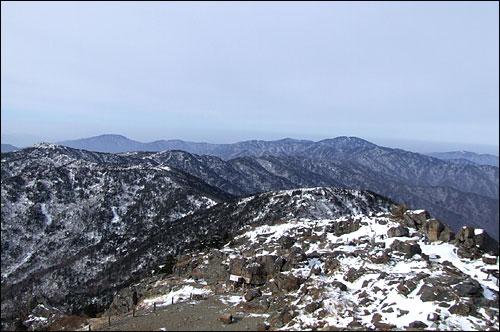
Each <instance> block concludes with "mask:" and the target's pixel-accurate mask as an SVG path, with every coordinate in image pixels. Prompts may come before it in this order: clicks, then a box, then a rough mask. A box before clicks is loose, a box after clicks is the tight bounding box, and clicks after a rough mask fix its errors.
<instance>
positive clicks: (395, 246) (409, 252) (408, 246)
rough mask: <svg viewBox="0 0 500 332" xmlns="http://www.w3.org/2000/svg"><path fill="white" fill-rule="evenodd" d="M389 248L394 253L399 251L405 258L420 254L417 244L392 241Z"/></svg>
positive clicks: (420, 250)
mask: <svg viewBox="0 0 500 332" xmlns="http://www.w3.org/2000/svg"><path fill="white" fill-rule="evenodd" d="M390 248H391V249H392V250H394V251H400V252H402V253H405V254H406V257H407V258H411V257H413V255H415V254H420V253H422V249H421V248H420V246H419V245H418V244H417V243H411V242H406V241H399V240H394V242H393V243H392V244H391V246H390Z"/></svg>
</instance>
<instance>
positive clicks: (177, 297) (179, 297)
mask: <svg viewBox="0 0 500 332" xmlns="http://www.w3.org/2000/svg"><path fill="white" fill-rule="evenodd" d="M211 293H212V291H210V290H208V289H205V288H196V287H193V286H191V285H184V286H183V287H182V288H180V289H178V290H176V291H171V292H170V293H168V294H166V295H160V296H157V297H153V298H147V299H144V300H143V301H142V303H141V304H140V306H141V307H150V306H153V305H154V304H155V303H156V305H157V306H168V305H171V304H175V303H179V302H185V301H189V299H190V296H191V295H195V294H201V295H208V294H211Z"/></svg>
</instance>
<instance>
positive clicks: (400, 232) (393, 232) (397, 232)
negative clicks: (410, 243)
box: [387, 225, 410, 237]
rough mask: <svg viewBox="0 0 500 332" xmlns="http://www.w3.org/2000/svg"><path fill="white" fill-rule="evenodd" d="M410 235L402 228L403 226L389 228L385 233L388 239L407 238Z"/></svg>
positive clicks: (406, 229)
mask: <svg viewBox="0 0 500 332" xmlns="http://www.w3.org/2000/svg"><path fill="white" fill-rule="evenodd" d="M408 235H410V233H409V232H408V228H406V227H403V226H401V225H400V226H397V227H391V228H389V230H388V231H387V236H388V237H401V236H408Z"/></svg>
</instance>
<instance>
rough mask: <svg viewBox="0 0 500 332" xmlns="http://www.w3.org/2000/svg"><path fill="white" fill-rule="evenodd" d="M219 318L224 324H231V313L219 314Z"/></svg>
mask: <svg viewBox="0 0 500 332" xmlns="http://www.w3.org/2000/svg"><path fill="white" fill-rule="evenodd" d="M219 319H220V320H221V321H222V322H223V323H224V324H231V323H232V321H233V315H231V314H222V315H220V316H219Z"/></svg>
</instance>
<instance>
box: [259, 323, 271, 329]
mask: <svg viewBox="0 0 500 332" xmlns="http://www.w3.org/2000/svg"><path fill="white" fill-rule="evenodd" d="M269 328H270V325H269V324H267V323H265V322H259V323H257V331H267V330H269Z"/></svg>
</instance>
